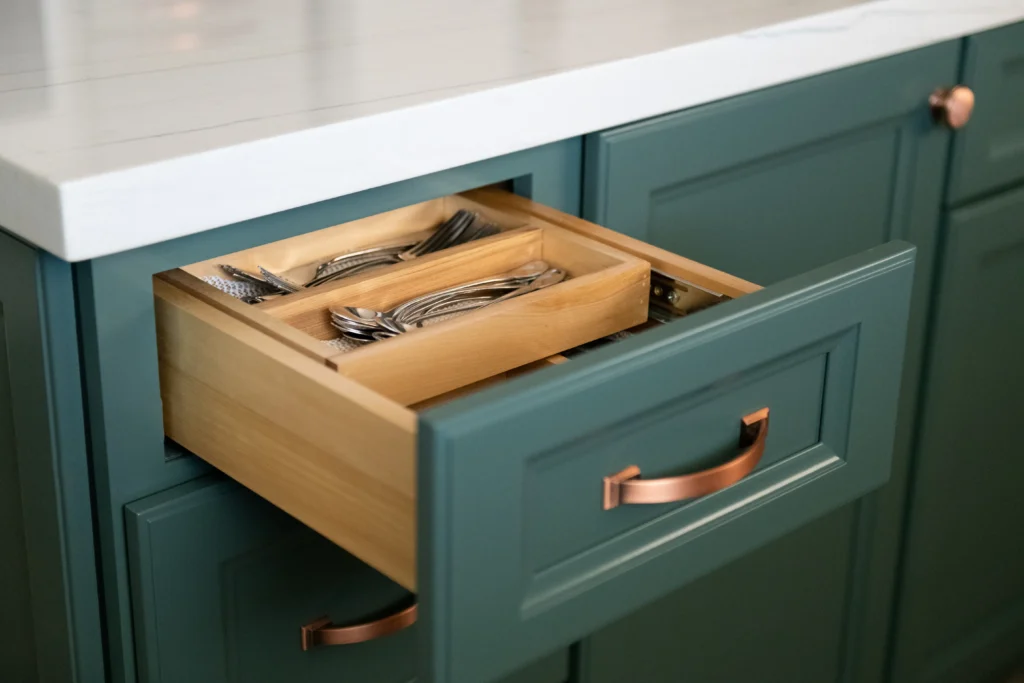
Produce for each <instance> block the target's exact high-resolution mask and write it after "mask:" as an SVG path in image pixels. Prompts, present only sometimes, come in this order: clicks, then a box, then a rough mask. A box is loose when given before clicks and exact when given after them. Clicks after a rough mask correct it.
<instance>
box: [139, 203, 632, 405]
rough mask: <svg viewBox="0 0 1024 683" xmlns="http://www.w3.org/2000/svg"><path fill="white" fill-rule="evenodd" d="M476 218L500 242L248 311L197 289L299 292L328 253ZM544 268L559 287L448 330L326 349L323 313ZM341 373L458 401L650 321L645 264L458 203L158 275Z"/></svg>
mask: <svg viewBox="0 0 1024 683" xmlns="http://www.w3.org/2000/svg"><path fill="white" fill-rule="evenodd" d="M461 208H465V209H470V210H473V211H476V212H478V213H479V214H481V216H482V217H483V218H485V219H488V220H491V221H493V222H495V223H497V224H498V225H499V226H500V227H501V228H502V232H501V233H499V234H498V235H495V236H493V237H488V238H485V239H481V240H477V241H475V242H471V243H468V244H464V245H461V246H458V247H454V248H451V249H446V250H444V251H440V252H436V253H433V254H429V255H427V256H424V257H421V258H418V259H414V260H411V261H408V262H406V263H402V264H396V265H394V266H388V267H385V268H381V269H378V270H375V271H371V272H368V273H365V274H363V275H357V276H355V277H351V278H346V279H343V280H338V281H335V282H332V283H327V284H324V285H322V286H320V287H315V288H312V289H308V290H305V291H303V292H299V293H296V294H290V295H287V296H282V297H278V298H274V299H269V300H267V301H265V302H263V303H260V304H255V305H250V304H245V303H242V302H240V301H238V300H237V299H235V298H233V297H231V296H229V295H227V294H224V293H222V292H221V291H219V290H217V289H216V288H214V287H213V286H211V285H209V284H207V283H205V282H203V281H202V280H201V279H200V278H201V277H202V276H206V275H219V274H220V273H219V269H218V267H217V264H219V263H227V264H230V265H233V266H236V267H239V268H244V269H246V270H249V271H251V272H256V271H257V266H261V265H262V266H264V267H266V268H268V269H270V270H271V271H274V272H277V273H283V274H285V276H287V277H290V278H294V279H295V280H296V281H300V282H304V281H306V280H308V279H309V278H310V277H311V276H312V271H313V269H314V268H315V265H316V264H317V263H319V262H322V261H323V260H325V259H326V258H330V257H331V256H332V255H334V254H337V253H344V252H348V251H355V250H357V249H360V248H364V247H366V246H370V245H373V244H379V243H384V242H390V241H393V240H397V239H399V238H404V237H409V236H412V235H417V236H418V235H426V234H429V233H428V232H427V229H428V228H432V227H433V226H436V225H437V224H439V223H440V222H442V221H443V220H444V219H446V218H447V217H449V216H450V215H451V214H452V213H454V212H455V211H456V210H458V209H461ZM536 259H544V260H545V261H547V262H548V263H550V264H551V265H552V266H556V267H559V268H562V269H563V270H565V271H566V272H567V273H568V274H569V279H567V280H566V281H564V282H562V283H559V284H557V285H554V286H552V287H549V288H546V289H544V290H541V291H537V292H533V293H530V294H529V295H527V296H523V297H519V298H515V299H511V300H509V301H505V302H502V303H500V304H497V305H494V306H489V307H486V308H484V309H481V310H479V311H475V312H472V313H469V314H466V315H463V316H460V317H458V318H456V319H451V320H447V321H444V322H443V323H441V324H436V325H432V326H429V327H426V328H424V329H422V330H416V331H414V332H411V333H408V334H405V335H401V336H398V337H395V338H392V339H388V340H386V341H381V342H375V343H373V344H369V345H367V346H364V347H361V348H358V349H356V350H353V351H341V350H338V349H336V348H334V347H332V346H330V345H328V344H324V343H322V342H323V341H324V340H330V339H334V338H336V337H337V336H338V333H337V331H336V330H335V329H334V328H333V327H332V326H331V324H330V318H329V314H328V310H329V308H331V307H332V306H343V305H346V306H363V307H367V308H371V309H375V310H388V309H389V308H391V307H393V306H395V305H397V304H399V303H401V302H403V301H405V300H408V299H410V298H412V297H416V296H419V295H421V294H426V293H428V292H431V291H435V290H438V289H442V288H445V287H450V286H453V285H457V284H461V283H463V282H469V281H471V280H476V279H480V278H484V277H487V276H490V275H495V274H497V273H502V272H505V271H508V270H511V269H514V268H516V267H518V266H520V265H522V264H524V263H527V262H529V261H533V260H536ZM158 277H159V278H160V279H162V280H164V281H166V282H168V283H173V284H174V285H176V286H178V287H179V288H181V289H184V290H186V291H188V292H190V293H191V294H193V295H194V296H196V297H198V298H200V299H202V300H204V301H206V302H207V303H210V304H212V305H214V306H216V307H217V308H219V309H221V310H224V311H227V312H229V313H231V315H233V316H234V317H236V318H238V319H240V320H242V321H244V322H246V323H248V324H249V325H252V326H253V327H255V328H257V329H259V330H261V331H263V332H265V333H267V334H268V335H270V336H272V337H275V338H277V339H279V340H280V341H283V342H285V343H286V344H288V345H289V346H292V347H293V348H295V349H297V350H299V351H301V352H302V353H305V354H306V355H308V356H310V357H311V358H314V359H315V360H317V361H319V362H322V363H324V364H325V365H327V366H328V367H331V368H333V369H335V370H337V371H338V372H339V373H340V374H342V375H344V376H346V377H349V378H351V379H353V380H355V381H357V382H359V383H360V384H362V385H363V386H366V387H368V388H370V389H373V390H374V391H376V392H378V393H380V394H382V395H384V396H386V397H388V398H390V399H392V400H394V401H397V402H398V403H401V404H403V405H412V404H416V403H419V402H421V401H425V400H427V399H432V398H434V397H436V396H439V395H441V394H445V393H446V392H451V391H453V390H457V389H460V388H463V387H466V386H467V385H471V384H474V383H476V382H479V381H481V380H485V379H487V378H491V377H494V376H495V375H499V374H500V373H503V372H505V371H508V370H511V369H513V368H518V367H520V366H524V365H527V364H529V363H532V362H535V361H538V360H541V359H543V358H545V357H548V356H551V355H552V354H555V353H558V352H560V351H563V350H565V349H569V348H572V347H575V346H578V345H580V344H583V343H585V342H589V341H591V340H594V339H597V338H600V337H603V336H606V335H609V334H612V333H613V332H617V331H619V330H623V329H626V328H629V327H632V326H635V325H638V324H640V323H642V322H644V321H645V320H646V319H647V304H648V292H649V288H650V265H649V264H648V263H647V262H646V261H644V260H642V259H639V258H637V257H635V256H631V255H629V254H626V253H624V252H621V251H619V250H617V249H614V248H612V247H609V246H607V245H604V244H601V243H600V242H596V241H593V240H590V239H587V238H586V237H582V236H580V235H576V234H574V233H572V232H570V231H568V230H565V229H563V228H559V227H557V226H555V225H551V224H546V223H544V222H543V221H530V222H529V223H528V224H525V225H524V224H523V222H522V221H521V220H518V219H516V218H515V217H513V216H510V215H508V214H506V213H503V212H501V211H500V210H496V209H494V208H493V207H490V206H485V205H482V204H480V203H478V202H476V201H473V200H470V199H468V198H466V197H462V196H452V197H446V198H442V199H437V200H433V201H429V202H425V203H423V204H418V205H415V206H410V207H406V208H403V209H398V210H396V211H391V212H389V213H386V214H381V215H377V216H372V217H370V218H366V219H363V220H358V221H354V222H352V223H346V224H343V225H338V226H334V227H331V228H327V229H325V230H321V231H318V232H315V233H310V234H306V235H301V236H299V237H295V238H292V239H288V240H283V241H281V242H277V243H273V244H268V245H264V246H260V247H256V248H254V249H249V250H246V251H242V252H238V253H235V254H230V255H227V256H224V257H218V258H216V259H211V260H209V261H204V262H201V263H197V264H194V265H191V266H186V267H184V268H182V269H181V270H178V271H171V272H168V273H164V274H161V275H160V276H158Z"/></svg>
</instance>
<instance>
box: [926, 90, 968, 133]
mask: <svg viewBox="0 0 1024 683" xmlns="http://www.w3.org/2000/svg"><path fill="white" fill-rule="evenodd" d="M928 104H929V105H930V106H931V108H932V116H934V117H935V120H936V121H940V122H941V123H943V124H945V125H947V126H949V127H950V128H952V129H953V130H956V129H957V128H963V127H964V126H966V125H967V122H968V121H970V120H971V113H972V112H974V91H973V90H971V89H970V88H968V87H967V86H966V85H957V86H954V87H952V88H939V89H938V90H936V91H935V92H933V93H932V94H931V97H929V98H928Z"/></svg>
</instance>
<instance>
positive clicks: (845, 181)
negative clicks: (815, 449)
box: [584, 43, 960, 683]
mask: <svg viewBox="0 0 1024 683" xmlns="http://www.w3.org/2000/svg"><path fill="white" fill-rule="evenodd" d="M959 53H960V46H959V43H947V44H942V45H938V46H935V47H930V48H927V49H924V50H919V51H917V52H913V53H909V54H905V55H900V56H897V57H893V58H891V59H887V60H882V61H879V62H875V63H871V64H866V65H863V66H859V67H855V68H851V69H846V70H843V71H840V72H837V73H833V74H827V75H824V76H821V77H817V78H812V79H808V80H805V81H801V82H798V83H794V84H789V85H785V86H781V87H778V88H773V89H771V90H768V91H764V92H758V93H752V94H749V95H744V96H742V97H737V98H734V99H732V100H728V101H725V102H721V103H716V104H712V105H709V106H706V107H700V108H698V109H695V110H692V111H684V112H680V113H678V114H673V115H670V116H666V117H661V118H658V119H653V120H650V121H646V122H642V123H638V124H634V125H631V126H626V127H624V128H621V129H616V130H612V131H608V132H604V133H599V134H596V135H593V136H591V137H590V138H589V139H588V140H587V142H586V145H585V149H586V173H585V177H584V186H585V188H586V191H585V194H584V212H585V214H586V215H587V217H588V218H592V219H595V220H597V221H599V222H604V223H605V224H606V225H608V226H609V227H612V228H614V229H616V230H619V231H621V232H625V233H628V234H632V235H637V236H641V237H643V238H645V239H647V240H649V241H651V242H653V243H655V244H657V245H658V246H661V247H664V248H666V249H670V250H672V251H675V252H677V253H680V254H684V255H686V256H689V257H691V258H695V259H697V260H700V261H704V262H707V263H709V264H710V265H712V266H715V267H718V268H721V269H723V270H727V271H729V272H733V273H736V274H737V275H740V276H741V277H746V278H748V279H750V280H753V281H755V282H758V283H760V284H769V283H771V282H774V281H776V280H778V279H781V278H784V277H788V276H791V275H793V274H796V273H800V272H803V271H805V270H807V269H808V268H812V267H814V266H817V265H820V264H822V263H827V262H830V261H833V260H835V259H837V258H840V257H842V256H845V255H848V254H851V253H854V252H857V251H860V250H862V249H866V248H868V247H870V246H872V245H876V244H880V243H883V242H886V241H888V240H891V239H904V240H907V241H910V242H912V243H913V244H915V245H916V246H917V247H918V255H917V270H916V281H915V294H914V303H913V308H912V312H911V317H910V330H909V340H908V346H907V355H906V357H905V360H904V373H903V387H904V390H903V392H902V396H901V406H900V423H899V427H898V432H897V438H896V448H895V451H894V465H893V471H892V479H891V483H890V484H889V485H888V486H886V487H885V488H883V489H881V490H880V491H878V492H876V493H874V494H871V495H869V496H867V497H865V498H863V499H862V500H861V501H859V502H857V503H855V504H852V505H849V506H847V507H845V508H842V509H841V510H839V511H838V512H834V513H832V514H830V515H828V516H826V517H824V518H822V519H820V520H818V521H816V522H814V523H813V524H811V525H809V526H806V527H804V528H802V529H800V530H797V531H796V532H794V533H792V534H791V535H789V536H788V537H786V538H784V539H782V540H780V541H778V542H776V543H774V544H772V545H770V546H767V547H764V548H762V549H760V550H758V551H756V552H754V553H751V554H749V555H747V556H745V557H744V558H742V559H740V560H738V561H737V562H735V563H734V564H732V565H729V566H727V567H726V568H724V569H723V570H721V571H718V572H716V573H715V574H712V575H711V576H708V577H706V578H704V579H702V580H701V581H700V582H698V583H696V584H694V585H693V586H690V587H686V588H684V589H682V590H681V591H679V592H677V593H676V594H674V595H673V596H671V597H670V598H668V599H666V600H663V601H661V602H658V603H655V604H653V605H650V606H649V607H647V608H645V609H643V610H641V611H639V612H637V613H636V614H634V615H631V616H630V617H627V618H625V619H623V620H622V621H620V622H618V623H617V624H614V625H612V626H610V627H609V628H607V629H605V630H602V631H599V632H598V633H596V634H595V635H594V636H593V637H591V638H590V639H589V641H588V642H587V644H586V646H585V648H584V653H585V667H584V668H585V672H586V676H585V678H587V679H588V680H589V681H591V683H620V682H625V681H629V680H641V679H642V680H644V681H648V682H651V683H654V682H659V681H664V682H665V683H668V682H674V681H680V680H687V681H692V682H693V683H709V682H712V681H714V682H716V683H717V682H722V683H732V682H733V681H739V680H750V681H759V682H762V683H793V682H794V681H806V683H826V682H829V681H835V682H837V683H838V682H840V681H842V682H844V683H854V682H861V681H862V682H864V683H867V682H868V681H879V680H882V677H883V675H884V670H885V658H886V649H887V645H888V632H889V619H890V604H891V600H892V598H893V595H894V583H895V581H894V580H895V573H896V561H897V557H898V547H899V540H900V539H899V535H900V523H901V513H902V506H903V500H904V496H903V490H904V488H905V482H906V476H907V465H908V462H909V453H910V447H911V439H912V436H913V430H912V427H913V415H914V412H915V405H916V398H917V393H916V391H915V388H916V387H917V384H918V381H919V378H920V368H921V358H922V356H923V348H924V333H925V325H926V320H927V309H928V302H929V290H930V287H931V283H932V277H933V270H934V260H935V250H936V233H937V226H938V224H939V219H940V210H941V205H942V188H943V179H944V176H945V166H946V157H947V148H948V142H949V133H948V132H947V131H945V130H943V129H942V128H940V127H938V126H936V125H935V124H934V123H933V122H932V120H931V118H930V115H929V110H928V106H927V99H928V95H929V93H930V92H931V91H932V90H933V89H935V88H937V87H940V86H948V85H950V84H952V83H955V79H956V75H957V68H958V59H959ZM851 92H860V93H866V94H867V96H865V97H859V98H851V97H849V93H851ZM623 643H627V644H628V645H625V646H624V645H623ZM638 671H639V672H641V673H642V675H639V676H638V677H637V678H631V676H632V675H634V674H636V672H638Z"/></svg>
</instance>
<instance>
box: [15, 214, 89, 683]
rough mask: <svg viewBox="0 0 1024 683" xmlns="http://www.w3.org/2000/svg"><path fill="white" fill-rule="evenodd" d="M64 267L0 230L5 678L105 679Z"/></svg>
mask: <svg viewBox="0 0 1024 683" xmlns="http://www.w3.org/2000/svg"><path fill="white" fill-rule="evenodd" d="M77 345H78V337H77V331H76V327H75V309H74V294H73V289H72V282H71V268H70V266H69V265H68V264H67V263H63V262H61V261H59V260H57V259H56V258H54V257H52V256H50V255H48V254H44V253H42V252H39V251H37V250H35V249H34V248H32V247H30V246H28V245H26V244H24V243H22V242H20V241H18V240H17V239H15V238H13V237H9V236H8V235H6V234H4V233H0V679H2V680H3V681H4V683H36V682H37V681H42V682H44V683H70V682H72V681H79V682H83V681H88V682H90V683H91V682H92V681H97V682H99V681H102V680H103V675H104V674H103V642H102V635H101V633H100V617H99V598H98V595H99V593H98V586H97V583H96V574H95V556H94V548H93V536H92V511H91V508H90V500H89V469H88V459H87V456H86V450H85V426H84V420H83V416H82V393H81V384H80V381H79V373H78V348H77Z"/></svg>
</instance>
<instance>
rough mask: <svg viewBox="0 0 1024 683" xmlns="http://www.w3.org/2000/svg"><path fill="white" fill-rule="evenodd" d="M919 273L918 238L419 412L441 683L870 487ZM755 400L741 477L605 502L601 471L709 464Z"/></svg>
mask: <svg viewBox="0 0 1024 683" xmlns="http://www.w3.org/2000/svg"><path fill="white" fill-rule="evenodd" d="M912 276H913V250H912V249H911V248H910V247H908V246H907V245H902V246H901V245H899V244H892V245H887V246H883V247H878V248H876V249H873V250H870V251H868V252H866V253H864V254H861V255H859V256H857V257H853V258H850V259H846V260H843V261H840V262H837V263H835V264H832V265H830V266H828V267H826V268H823V269H819V270H816V271H812V272H811V273H808V274H806V275H803V276H800V277H797V278H793V279H791V280H788V281H786V282H783V283H780V284H778V285H776V286H774V287H770V288H768V289H765V290H762V291H760V292H757V293H755V294H751V295H748V296H746V297H743V298H741V299H738V300H736V301H732V302H729V303H726V304H722V305H720V306H718V307H715V308H713V309H710V310H708V311H703V312H701V313H699V314H696V315H693V316H690V317H687V318H685V319H683V320H680V321H677V322H676V323H673V324H671V325H667V326H664V327H662V328H660V329H657V330H653V331H650V332H648V333H645V334H643V335H640V336H638V337H636V338H634V339H631V340H627V341H624V342H620V343H619V344H616V345H614V346H612V347H609V348H605V349H602V350H599V351H596V352H593V353H592V354H590V355H588V356H584V357H582V358H580V359H578V360H574V361H571V362H569V363H567V364H564V365H562V366H559V367H556V368H552V369H550V370H547V371H545V372H544V373H539V374H538V375H535V376H532V377H529V376H528V377H525V378H523V379H521V380H519V381H515V382H510V383H508V384H506V385H504V386H501V387H497V388H495V389H493V390H489V391H485V392H483V393H480V394H477V395H475V396H473V397H472V398H469V399H464V400H460V401H455V402H452V403H451V404H448V405H445V406H441V407H439V408H437V409H435V410H431V411H427V412H426V413H424V414H423V415H422V416H421V421H420V422H421V430H420V458H419V469H418V472H419V477H420V483H419V531H418V534H419V535H418V537H419V538H420V539H421V543H420V547H419V551H418V552H419V574H418V575H419V587H420V599H421V605H422V610H423V616H422V619H425V620H427V621H428V623H429V625H430V628H429V629H427V637H426V638H425V639H424V652H423V657H424V664H423V666H424V670H425V671H427V670H429V672H430V675H431V676H432V678H431V679H430V680H431V681H432V683H451V682H454V681H480V682H483V681H487V680H493V679H494V678H496V677H497V676H498V675H500V674H502V673H504V672H505V671H507V670H510V669H511V668H513V667H515V666H517V665H518V664H520V663H521V662H524V661H529V660H530V659H531V658H534V657H537V656H538V655H540V654H542V653H544V652H547V651H550V650H551V649H554V648H557V647H562V646H564V645H565V644H567V643H569V642H571V641H572V640H574V639H576V638H579V637H581V636H584V635H586V634H587V633H589V632H590V631H592V630H593V629H595V628H597V627H600V626H603V625H605V624H607V623H609V622H611V621H613V620H614V619H616V618H619V617H622V616H624V615H625V614H627V613H629V612H631V611H633V610H635V609H636V608H638V607H640V606H642V605H644V604H646V603H649V602H651V601H652V600H655V599H657V598H659V597H661V596H663V595H665V594H667V593H668V592H670V591H672V590H674V589H676V588H679V587H680V586H682V585H684V584H686V583H688V582H691V581H693V580H695V579H697V578H699V577H701V576H703V575H705V574H707V573H709V572H710V571H712V570H714V569H716V568H718V567H720V566H721V565H723V564H725V563H726V562H728V561H729V560H732V559H735V558H736V557H738V556H741V555H743V554H745V553H747V552H749V551H751V550H752V549H754V548H755V547H758V546H760V545H762V544H763V543H765V542H767V541H769V540H771V539H773V538H776V537H778V536H780V535H781V534H783V533H785V532H786V531H788V530H792V529H794V528H795V527H797V526H799V525H801V524H804V523H806V522H807V521H809V520H811V519H814V518H815V517H817V516H820V515H821V514H823V513H825V512H827V511H829V510H832V509H835V508H836V507H838V506H839V505H841V504H843V503H845V502H848V501H850V500H851V499H853V498H855V497H857V496H860V495H862V494H863V493H865V492H866V491H868V490H871V489H873V488H875V487H877V486H879V485H881V484H882V483H883V482H884V481H885V480H886V478H887V477H888V474H889V459H890V454H891V446H892V439H893V430H894V427H895V422H896V405H897V395H898V389H899V373H900V368H901V364H902V358H903V347H904V342H905V336H904V332H905V330H906V321H907V310H908V306H909V299H910V289H911V284H912ZM753 340H756V342H754V341H753ZM765 405H768V406H769V407H772V408H776V409H777V410H776V413H775V415H774V418H773V423H772V428H771V435H770V436H769V440H768V446H767V451H766V454H765V458H764V464H762V465H760V466H759V468H758V470H757V471H756V472H755V473H754V474H753V475H751V476H750V477H748V478H747V479H745V480H744V481H742V482H740V483H738V484H736V485H734V486H732V487H730V488H728V489H726V490H724V491H721V492H719V493H717V494H715V495H712V496H707V497H705V498H703V499H700V500H696V501H691V502H688V503H683V504H675V505H660V506H649V507H627V508H621V509H617V510H613V511H608V512H605V511H602V510H601V478H602V477H603V476H605V475H607V474H611V473H613V472H616V471H618V470H620V469H621V468H623V467H625V466H626V465H629V464H638V465H640V467H641V468H642V469H643V470H644V471H646V472H648V474H649V475H650V476H659V475H662V476H663V475H665V474H669V473H672V472H678V471H680V470H683V471H685V470H688V469H691V468H701V467H704V466H706V465H707V463H708V462H709V461H710V460H716V461H717V460H719V459H721V458H722V457H724V456H726V455H727V454H729V453H732V452H733V449H734V448H735V446H734V443H735V440H736V438H737V434H738V423H739V419H740V417H742V416H743V415H744V414H745V413H747V412H751V411H753V410H756V409H758V408H761V407H763V406H765ZM808 413H810V415H808ZM556 513H557V516H555V515H556ZM548 525H550V527H549V526H548ZM551 528H553V529H554V532H556V533H560V534H561V535H562V538H561V542H560V543H559V540H558V539H555V538H553V537H552V535H551V533H550V529H551Z"/></svg>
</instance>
